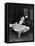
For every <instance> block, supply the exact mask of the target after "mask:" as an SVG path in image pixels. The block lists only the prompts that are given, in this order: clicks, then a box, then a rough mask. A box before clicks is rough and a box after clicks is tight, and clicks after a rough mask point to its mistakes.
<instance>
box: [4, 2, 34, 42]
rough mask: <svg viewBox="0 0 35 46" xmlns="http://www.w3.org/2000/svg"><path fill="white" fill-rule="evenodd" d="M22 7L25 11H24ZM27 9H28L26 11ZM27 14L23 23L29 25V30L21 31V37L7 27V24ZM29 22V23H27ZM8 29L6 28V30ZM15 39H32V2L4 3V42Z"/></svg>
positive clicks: (17, 20)
mask: <svg viewBox="0 0 35 46" xmlns="http://www.w3.org/2000/svg"><path fill="white" fill-rule="evenodd" d="M24 9H25V10H26V11H24ZM27 10H28V11H27ZM26 15H27V16H28V18H27V19H25V25H27V26H29V27H30V30H29V32H26V33H22V34H21V37H23V38H21V37H20V39H19V38H18V33H17V32H15V31H14V30H13V29H12V28H10V27H9V24H13V23H15V22H17V23H18V22H19V20H20V18H21V17H22V16H24V17H25V16H26ZM29 22H30V23H29ZM7 29H8V30H7ZM13 39H14V40H15V41H16V39H17V41H34V5H33V4H17V3H6V4H5V42H13V41H12V40H13Z"/></svg>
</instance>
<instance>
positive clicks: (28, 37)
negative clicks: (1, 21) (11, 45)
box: [9, 32, 33, 42]
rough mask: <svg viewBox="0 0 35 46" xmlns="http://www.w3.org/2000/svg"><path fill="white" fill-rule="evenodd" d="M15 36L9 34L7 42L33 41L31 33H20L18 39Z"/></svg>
mask: <svg viewBox="0 0 35 46" xmlns="http://www.w3.org/2000/svg"><path fill="white" fill-rule="evenodd" d="M17 35H18V34H17V33H14V32H9V42H14V41H29V40H33V33H32V32H27V33H22V34H21V37H20V38H18V37H17Z"/></svg>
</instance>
